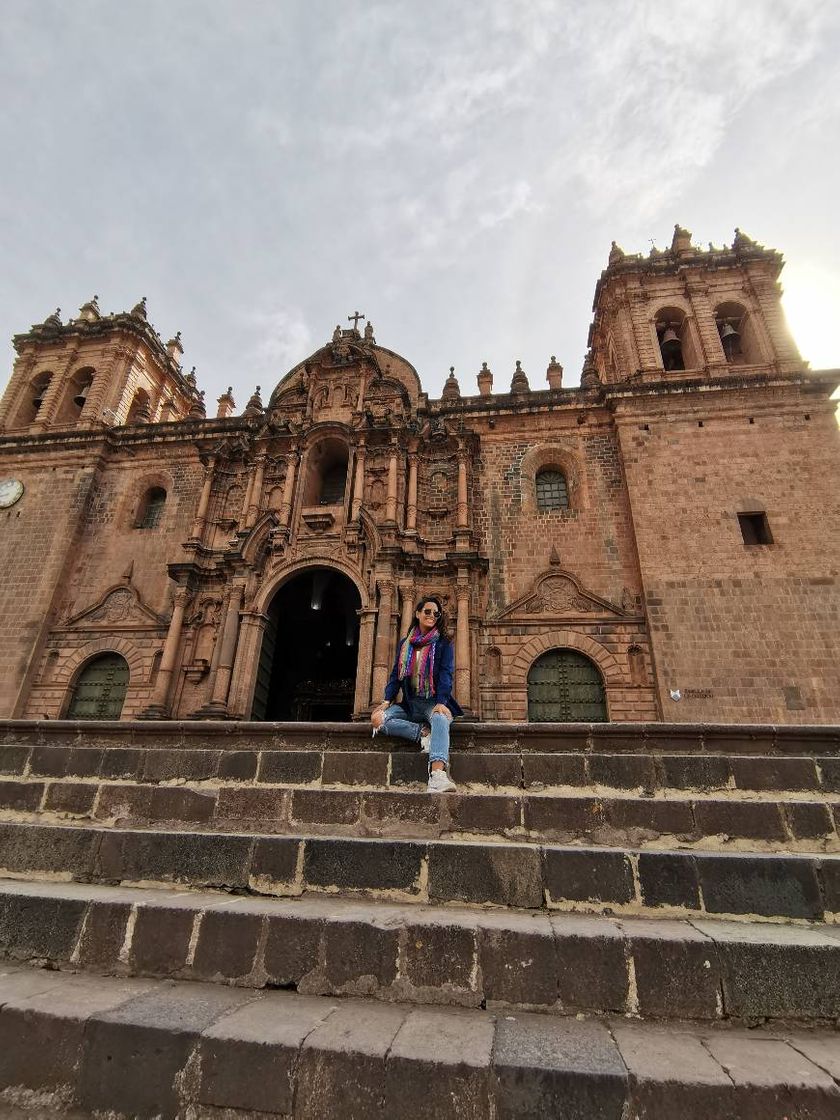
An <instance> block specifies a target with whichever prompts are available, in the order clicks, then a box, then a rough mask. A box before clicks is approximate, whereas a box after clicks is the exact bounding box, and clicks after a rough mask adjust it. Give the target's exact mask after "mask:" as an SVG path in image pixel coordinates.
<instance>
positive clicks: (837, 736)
mask: <svg viewBox="0 0 840 1120" xmlns="http://www.w3.org/2000/svg"><path fill="white" fill-rule="evenodd" d="M452 741H453V744H454V749H455V751H465V752H466V751H470V752H472V751H485V752H500V753H526V754H527V753H531V752H536V753H546V752H548V753H553V752H565V753H573V754H580V753H584V754H585V753H591V752H595V753H598V752H600V753H606V754H616V753H620V754H626V753H630V754H633V753H637V752H641V753H653V754H670V753H676V754H692V755H694V754H736V755H747V754H761V755H790V754H792V755H819V756H823V755H826V756H830V755H834V756H838V755H840V726H798V727H797V726H793V725H789V726H781V727H774V726H772V725H769V724H755V725H751V724H697V723H694V724H692V723H595V724H579V723H578V724H573V723H471V722H469V721H467V720H458V721H456V722H455V724H454V726H453V730H452ZM393 742H394V740H391V741H388V740H385V742H380V740H379V737H377V739H376V740H371V736H370V725H369V724H366V723H250V722H245V721H237V722H233V723H226V722H216V721H212V720H205V721H190V720H170V721H161V722H155V721H143V720H117V721H107V720H75V721H74V720H0V744H6V745H9V746H22V745H28V746H33V745H41V746H45V745H49V744H55V745H64V746H71V747H72V746H98V747H103V748H107V747H119V746H122V747H134V748H136V749H151V750H156V749H164V750H172V749H181V748H196V747H200V748H202V749H205V750H211V751H212V750H223V751H234V750H246V751H254V750H312V751H341V750H352V751H356V750H377V749H381V750H383V751H388V750H389V749H390V748H391V745H392V744H393Z"/></svg>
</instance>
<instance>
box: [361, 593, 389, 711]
mask: <svg viewBox="0 0 840 1120" xmlns="http://www.w3.org/2000/svg"><path fill="white" fill-rule="evenodd" d="M358 614H359V658H358V661H357V663H356V696H355V699H354V701H353V714H354V715H355V716H360V715H363V714H364V713H365V712H367V710H368V709H369V708H370V704H371V695H370V679H371V669H372V661H373V633H374V627H375V626H376V611H375V609H374V608H373V607H363V608H362V609H361V610H360V611H359V612H358ZM386 680H387V677H386ZM383 687H384V685H383ZM375 699H376V701H377V703H378V702H379V701H380V700H381V699H382V697H381V696H377V697H375Z"/></svg>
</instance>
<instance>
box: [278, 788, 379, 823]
mask: <svg viewBox="0 0 840 1120" xmlns="http://www.w3.org/2000/svg"><path fill="white" fill-rule="evenodd" d="M361 811H362V795H361V794H359V793H349V792H345V791H344V790H329V789H296V790H294V792H293V793H292V807H291V819H292V820H294V821H299V822H300V823H301V824H358V823H359V818H360V816H361Z"/></svg>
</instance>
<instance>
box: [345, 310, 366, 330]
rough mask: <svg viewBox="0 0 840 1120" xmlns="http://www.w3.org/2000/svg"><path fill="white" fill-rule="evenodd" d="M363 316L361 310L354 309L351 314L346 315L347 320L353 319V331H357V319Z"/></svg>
mask: <svg viewBox="0 0 840 1120" xmlns="http://www.w3.org/2000/svg"><path fill="white" fill-rule="evenodd" d="M364 318H365V316H364V315H363V314H362V312H361V311H354V312H353V314H352V315H348V316H347V319H348V321H349V320H351V319H352V321H353V330H354V331H357V330H358V329H359V320H360V319H364Z"/></svg>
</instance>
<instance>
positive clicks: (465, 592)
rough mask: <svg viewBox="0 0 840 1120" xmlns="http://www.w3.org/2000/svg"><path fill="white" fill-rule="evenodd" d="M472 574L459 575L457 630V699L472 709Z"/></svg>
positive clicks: (462, 572) (460, 573)
mask: <svg viewBox="0 0 840 1120" xmlns="http://www.w3.org/2000/svg"><path fill="white" fill-rule="evenodd" d="M469 580H470V573H469V571H467V570H463V571H460V572H459V573H458V586H457V596H458V621H457V624H456V629H455V697H456V699H457V700H458V703H459V704H460V705H461V707H462V708H471V707H472V673H471V671H470V582H469Z"/></svg>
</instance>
